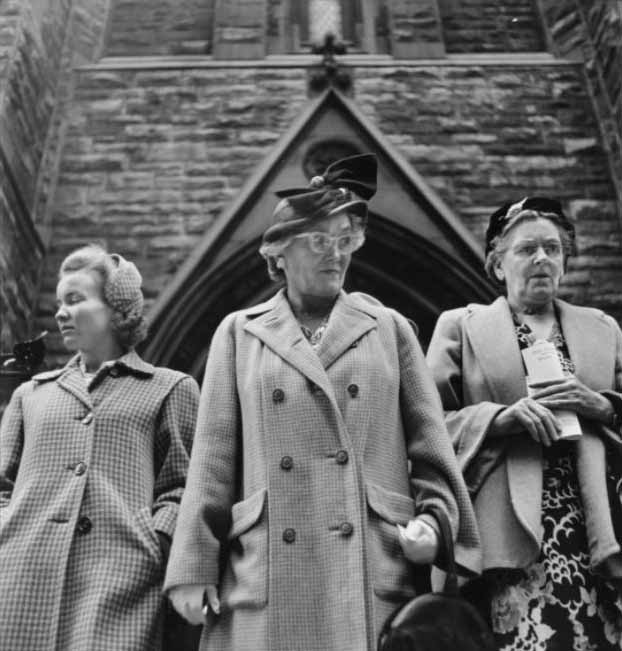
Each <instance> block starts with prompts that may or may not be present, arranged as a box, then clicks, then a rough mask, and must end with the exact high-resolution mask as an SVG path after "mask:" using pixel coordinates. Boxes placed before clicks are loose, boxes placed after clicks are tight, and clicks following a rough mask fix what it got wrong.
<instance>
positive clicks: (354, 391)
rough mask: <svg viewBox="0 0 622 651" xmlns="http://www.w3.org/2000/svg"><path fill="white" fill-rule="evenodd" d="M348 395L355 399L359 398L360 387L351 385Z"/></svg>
mask: <svg viewBox="0 0 622 651" xmlns="http://www.w3.org/2000/svg"><path fill="white" fill-rule="evenodd" d="M348 393H349V394H350V395H351V396H352V397H353V398H356V396H358V394H359V387H358V384H351V385H350V386H349V387H348Z"/></svg>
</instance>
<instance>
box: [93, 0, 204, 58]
mask: <svg viewBox="0 0 622 651" xmlns="http://www.w3.org/2000/svg"><path fill="white" fill-rule="evenodd" d="M214 4H215V2H214V0H113V2H112V6H111V15H110V25H109V28H108V37H107V44H106V52H105V53H106V55H107V56H127V55H134V56H136V55H158V54H209V53H210V52H211V47H212V32H213V18H214Z"/></svg>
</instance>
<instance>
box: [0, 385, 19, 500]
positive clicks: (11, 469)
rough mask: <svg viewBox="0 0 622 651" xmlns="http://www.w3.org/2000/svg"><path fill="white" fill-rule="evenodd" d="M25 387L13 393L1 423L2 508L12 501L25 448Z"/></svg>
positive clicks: (0, 498) (0, 475)
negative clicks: (23, 404)
mask: <svg viewBox="0 0 622 651" xmlns="http://www.w3.org/2000/svg"><path fill="white" fill-rule="evenodd" d="M23 386H24V385H22V387H19V388H17V389H16V390H15V391H14V392H13V396H12V397H11V400H10V401H9V404H8V405H7V408H6V409H5V411H4V414H3V415H2V423H0V508H2V507H5V506H7V505H8V504H9V502H10V500H11V495H12V493H13V486H14V485H15V478H16V477H17V471H18V469H19V462H20V459H21V456H22V449H23V447H24V419H23V415H22V391H23Z"/></svg>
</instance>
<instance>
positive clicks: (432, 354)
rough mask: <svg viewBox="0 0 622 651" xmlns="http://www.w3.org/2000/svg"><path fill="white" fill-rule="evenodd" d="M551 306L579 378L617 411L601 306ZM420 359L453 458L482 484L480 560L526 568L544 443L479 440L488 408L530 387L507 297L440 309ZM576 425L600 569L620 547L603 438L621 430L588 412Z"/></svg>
mask: <svg viewBox="0 0 622 651" xmlns="http://www.w3.org/2000/svg"><path fill="white" fill-rule="evenodd" d="M557 308H558V313H559V316H560V322H561V329H562V332H563V334H564V338H565V340H566V344H567V346H568V351H569V353H570V358H571V359H572V361H573V362H574V365H575V367H576V376H577V377H578V378H579V380H581V381H582V382H583V383H585V384H586V385H587V386H589V387H591V388H592V389H594V390H595V391H601V392H603V393H604V394H605V395H607V396H608V397H609V398H610V399H611V400H612V401H613V402H614V404H615V405H616V406H617V410H618V412H619V413H620V412H621V411H622V396H621V395H620V393H619V392H620V391H621V390H622V332H621V331H620V327H619V326H618V324H617V323H616V321H615V320H614V319H613V318H612V317H610V316H608V315H606V314H605V313H603V312H601V311H600V310H595V309H593V308H585V307H578V306H575V305H570V304H569V303H566V302H564V301H557ZM427 359H428V363H429V365H430V367H431V369H432V373H433V375H434V379H435V380H436V383H437V386H438V388H439V391H440V393H441V399H442V401H443V405H444V407H445V409H446V422H447V426H448V429H449V433H450V434H451V437H452V439H453V442H454V447H455V449H456V453H457V455H458V459H459V461H460V464H461V466H462V468H463V469H464V470H465V472H466V475H467V478H468V480H469V481H468V483H469V484H471V483H472V482H474V483H476V484H478V485H479V490H478V491H477V494H476V497H475V512H476V515H477V518H478V522H479V524H480V527H481V537H482V547H483V552H484V568H493V567H525V566H527V565H529V564H530V563H532V562H534V561H535V560H536V559H537V557H538V554H539V552H540V547H541V545H542V533H543V530H542V522H541V503H542V448H541V445H540V444H539V443H536V442H535V441H533V439H532V438H531V437H530V436H529V435H528V434H526V433H525V434H523V435H517V436H513V437H506V438H504V439H501V438H495V439H487V438H486V434H487V431H488V428H489V427H490V424H491V422H492V420H493V419H494V418H495V416H496V415H497V414H498V413H499V412H500V411H501V410H502V409H504V408H505V406H506V405H510V404H512V403H514V402H516V401H517V400H519V399H520V398H523V397H525V396H526V395H527V387H526V383H525V371H524V368H523V362H522V358H521V354H520V350H519V346H518V341H517V339H516V335H515V331H514V324H513V321H512V315H511V313H510V308H509V306H508V303H507V300H506V299H505V298H503V297H501V298H499V299H497V300H496V301H495V302H494V303H492V304H491V305H469V306H467V307H464V308H459V309H456V310H450V311H448V312H444V313H443V314H442V315H441V316H440V318H439V320H438V323H437V324H436V328H435V330H434V334H433V336H432V340H431V341H430V346H429V348H428V357H427ZM581 424H582V428H583V436H582V438H581V439H580V440H579V441H578V442H577V444H576V447H577V474H578V480H579V485H580V489H581V498H582V500H583V506H584V510H585V516H586V525H587V535H588V541H589V549H590V555H591V561H592V567H593V568H594V569H595V570H598V571H601V572H602V573H603V574H605V575H607V574H609V572H610V569H609V567H608V563H605V561H607V559H609V558H615V557H619V551H620V545H619V543H618V541H617V540H616V538H615V535H614V532H613V528H612V523H611V517H610V514H609V508H608V504H609V502H608V498H607V487H606V482H605V476H606V468H605V448H604V443H603V441H604V439H605V438H606V439H609V440H611V442H612V443H614V444H615V445H618V446H619V445H620V438H619V434H620V433H619V432H617V433H614V432H613V431H611V430H609V429H608V428H605V427H603V426H602V425H599V424H597V423H595V422H593V421H588V420H585V419H581ZM499 461H500V463H499ZM495 464H496V465H495ZM487 473H488V474H487Z"/></svg>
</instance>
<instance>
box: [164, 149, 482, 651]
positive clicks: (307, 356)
mask: <svg viewBox="0 0 622 651" xmlns="http://www.w3.org/2000/svg"><path fill="white" fill-rule="evenodd" d="M375 182H376V160H375V157H374V156H372V155H361V156H357V157H352V158H350V159H345V160H343V161H339V162H337V163H335V164H333V165H332V166H331V167H330V168H329V169H328V170H327V171H326V173H325V174H324V176H323V177H319V178H317V177H316V178H314V179H313V180H312V183H311V187H310V188H305V189H302V190H290V191H286V192H283V193H280V195H281V196H283V195H286V198H285V199H284V200H282V201H281V202H280V203H279V204H278V206H277V208H276V210H275V213H274V223H273V225H272V226H270V227H269V228H268V229H267V231H266V232H265V234H264V240H263V245H262V247H261V252H262V254H263V255H264V257H265V258H266V260H267V263H268V271H269V273H270V276H271V277H272V278H277V279H283V280H284V281H285V289H284V290H281V291H279V292H278V293H277V294H276V296H274V297H273V298H272V299H271V300H269V301H268V302H266V303H263V304H261V305H257V306H256V307H253V308H250V309H245V310H243V311H241V312H236V313H234V314H231V315H229V316H228V317H227V318H226V319H225V320H224V321H223V322H222V324H221V325H220V326H219V328H218V330H217V332H216V334H215V335H214V339H213V342H212V346H211V350H210V353H209V357H208V361H207V367H206V371H205V381H204V383H203V392H202V396H201V404H200V409H199V417H198V425H197V431H196V438H195V444H194V449H193V453H192V458H191V467H190V470H189V479H188V484H187V489H186V490H187V493H186V496H185V497H184V499H183V501H182V505H181V519H180V522H179V526H178V530H177V531H178V532H177V534H176V536H175V539H174V541H173V548H172V552H171V553H172V555H171V561H170V563H169V567H168V572H167V577H166V581H165V589H166V590H167V592H168V594H169V596H170V598H171V601H172V602H173V605H174V606H175V608H176V609H177V610H178V611H179V612H180V613H181V614H182V615H184V616H185V617H186V618H187V619H188V620H189V621H191V622H194V623H201V622H205V624H206V625H205V627H204V631H203V637H202V646H201V648H202V649H218V651H227V650H235V651H244V650H245V649H252V650H253V651H257V650H259V651H262V650H264V651H291V650H292V649H304V650H305V651H313V650H317V651H320V650H321V651H337V650H338V651H348V650H350V651H362V650H364V649H367V650H369V651H371V650H372V649H375V643H376V637H377V633H378V631H379V629H380V626H381V624H382V622H383V621H384V620H385V619H386V618H387V617H388V615H389V614H390V613H391V612H392V611H393V610H394V609H395V607H396V606H397V605H399V604H400V603H403V602H404V601H405V600H407V599H408V598H409V597H411V596H413V594H414V590H413V578H414V573H415V572H416V571H417V568H416V564H418V563H420V564H427V563H431V562H433V561H434V560H435V558H436V554H437V549H438V540H437V535H438V534H437V529H436V527H437V523H436V520H435V518H434V516H433V515H432V512H433V511H434V510H435V509H441V510H442V511H443V512H445V513H446V514H447V515H448V517H449V519H450V521H451V524H452V528H453V532H452V533H453V535H454V536H456V537H457V542H458V551H459V556H460V553H461V554H462V556H461V557H460V558H461V560H462V562H463V564H466V565H469V564H470V565H473V566H476V565H477V562H478V540H477V534H476V530H475V522H474V516H473V513H472V511H471V505H470V501H469V497H468V493H467V491H466V486H465V485H464V483H463V480H462V477H461V475H460V472H459V470H458V466H457V463H456V459H455V456H454V454H453V450H452V449H451V442H450V440H449V437H448V435H447V431H446V429H445V426H444V424H443V414H442V410H441V405H440V401H439V399H438V394H437V392H436V389H435V387H434V383H433V381H432V378H431V377H430V375H429V373H428V371H427V369H426V367H425V361H424V358H423V355H422V352H421V349H420V347H419V344H418V343H417V339H416V336H415V333H414V331H413V328H412V326H411V324H410V323H409V322H408V321H407V320H406V319H405V318H404V317H402V316H401V315H400V314H398V313H397V312H395V311H393V310H391V309H388V308H386V307H384V306H383V305H381V304H380V303H379V302H378V301H376V300H374V299H372V298H371V297H369V296H366V295H364V294H357V293H351V294H347V293H346V292H344V291H343V290H342V286H343V282H344V276H345V274H346V271H347V269H348V266H349V264H350V258H351V255H352V253H353V252H354V251H356V250H357V249H358V248H359V247H360V246H361V245H362V244H363V241H364V228H365V224H366V220H367V204H366V200H368V199H370V198H371V197H372V196H373V194H374V192H375ZM398 525H400V526H402V527H403V530H402V531H401V533H400V530H399V529H398ZM202 606H204V607H203V608H202Z"/></svg>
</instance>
